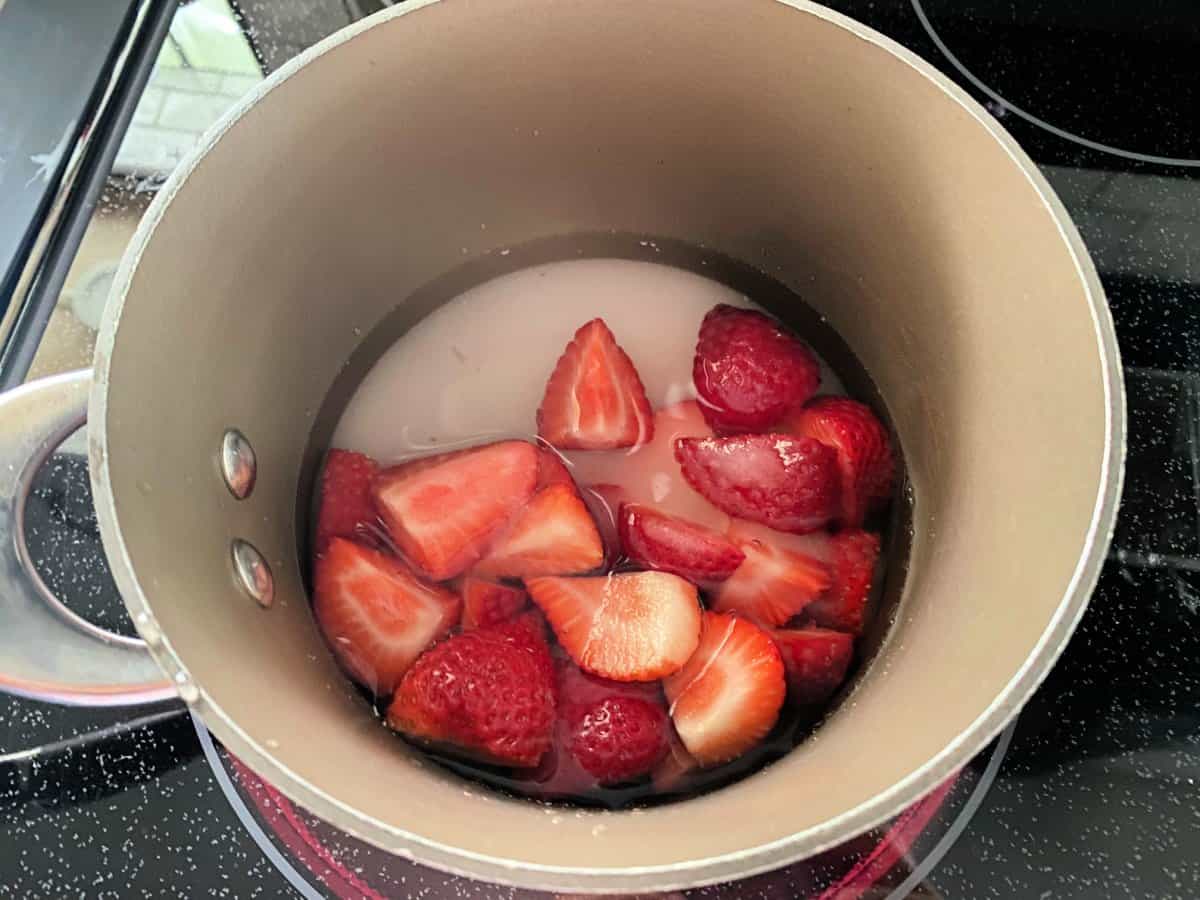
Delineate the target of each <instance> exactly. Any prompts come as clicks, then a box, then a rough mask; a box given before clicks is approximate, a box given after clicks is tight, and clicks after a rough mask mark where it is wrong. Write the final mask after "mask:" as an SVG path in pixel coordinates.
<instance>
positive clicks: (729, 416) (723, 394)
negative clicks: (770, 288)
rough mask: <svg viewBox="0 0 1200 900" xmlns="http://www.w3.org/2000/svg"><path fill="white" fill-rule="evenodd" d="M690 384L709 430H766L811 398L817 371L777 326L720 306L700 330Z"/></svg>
mask: <svg viewBox="0 0 1200 900" xmlns="http://www.w3.org/2000/svg"><path fill="white" fill-rule="evenodd" d="M692 380H693V381H694V382H695V385H696V392H697V393H698V394H699V395H700V407H701V409H702V410H703V411H704V417H705V418H706V419H707V420H708V422H709V424H710V425H712V427H713V428H714V429H716V430H717V431H719V432H721V433H723V434H734V433H738V432H746V431H766V430H768V429H769V428H770V427H771V426H772V425H774V424H775V423H776V422H778V421H779V420H780V419H781V418H782V417H783V415H784V414H785V413H786V412H787V411H788V410H790V409H792V408H793V407H796V406H799V405H800V404H802V403H804V402H805V401H806V400H808V398H809V397H811V396H812V395H813V394H814V393H816V390H817V388H818V387H819V386H820V384H821V367H820V365H819V364H818V363H817V358H816V357H815V356H814V355H813V352H812V351H811V350H809V349H808V347H807V346H805V345H804V344H803V343H801V342H800V341H799V340H797V338H796V337H795V336H794V335H792V334H789V333H788V332H787V331H786V330H785V329H784V328H782V327H781V326H780V325H779V323H778V322H775V321H774V320H772V319H770V318H768V317H767V316H765V315H763V314H762V313H760V312H756V311H754V310H749V309H738V308H736V307H733V306H727V305H725V304H721V305H720V306H715V307H713V308H712V309H711V310H710V311H709V313H708V315H706V316H705V317H704V321H703V322H702V323H701V325H700V339H699V341H698V342H697V344H696V358H695V360H694V362H693V364H692Z"/></svg>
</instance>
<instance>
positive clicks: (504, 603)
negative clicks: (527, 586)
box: [461, 575, 529, 631]
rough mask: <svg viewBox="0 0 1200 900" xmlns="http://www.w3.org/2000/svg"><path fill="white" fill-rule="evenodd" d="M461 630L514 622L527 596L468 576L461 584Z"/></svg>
mask: <svg viewBox="0 0 1200 900" xmlns="http://www.w3.org/2000/svg"><path fill="white" fill-rule="evenodd" d="M461 593H462V601H463V611H462V627H463V630H464V631H470V630H471V629H472V628H484V627H487V626H489V625H499V624H500V623H501V622H507V621H509V620H510V619H515V618H516V617H517V614H518V613H519V612H521V610H523V609H524V608H525V604H526V603H528V602H529V597H528V596H527V595H526V593H525V592H524V591H523V590H521V589H520V588H516V587H510V586H509V585H507V584H497V583H496V582H494V581H488V580H487V579H484V578H475V577H473V576H470V575H468V576H467V577H466V578H465V579H463V584H462V592H461Z"/></svg>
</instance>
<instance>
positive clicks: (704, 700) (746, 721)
mask: <svg viewBox="0 0 1200 900" xmlns="http://www.w3.org/2000/svg"><path fill="white" fill-rule="evenodd" d="M663 690H664V691H665V692H666V695H667V703H668V704H670V713H671V720H672V721H673V722H674V723H675V730H676V732H678V734H679V738H680V740H682V741H683V745H684V747H686V748H687V751H688V753H690V754H691V755H692V757H694V758H695V760H696V762H697V763H698V764H699V765H701V766H715V765H719V764H721V763H726V762H729V761H730V760H732V759H736V758H737V757H739V756H741V755H742V754H743V753H745V752H746V751H747V750H749V749H750V748H751V747H753V746H754V745H755V744H757V743H758V742H759V741H761V740H762V739H763V738H764V737H766V735H767V733H768V732H769V731H770V730H771V729H772V728H773V727H774V726H775V721H776V720H777V719H778V718H779V709H780V707H781V706H783V699H784V696H785V694H786V690H787V688H786V682H785V680H784V669H783V660H782V659H781V657H780V655H779V650H778V648H776V646H775V643H774V641H772V640H771V636H770V635H769V634H767V632H765V631H763V630H762V629H761V628H759V627H758V626H757V625H755V624H753V623H752V622H749V621H747V620H746V619H742V618H740V617H738V616H734V615H730V614H728V613H713V612H706V613H705V614H704V630H703V633H702V634H701V637H700V644H699V646H698V647H697V648H696V652H695V654H694V655H693V656H692V658H691V659H689V660H688V663H687V665H686V666H684V667H683V668H682V669H681V670H680V671H678V672H676V673H675V674H674V675H671V676H670V677H668V678H667V679H666V680H665V681H663Z"/></svg>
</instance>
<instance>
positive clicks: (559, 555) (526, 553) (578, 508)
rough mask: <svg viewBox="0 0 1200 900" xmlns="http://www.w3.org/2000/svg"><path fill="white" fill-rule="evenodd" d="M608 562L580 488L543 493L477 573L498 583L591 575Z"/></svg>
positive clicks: (558, 488)
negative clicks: (580, 495)
mask: <svg viewBox="0 0 1200 900" xmlns="http://www.w3.org/2000/svg"><path fill="white" fill-rule="evenodd" d="M603 562H604V542H603V541H602V540H601V538H600V532H599V531H598V530H597V529H596V523H595V522H593V521H592V516H591V514H590V513H589V512H588V508H587V506H586V505H585V504H584V502H583V500H582V499H581V498H580V497H579V494H578V493H577V492H576V490H575V485H574V484H571V485H565V484H552V485H550V486H549V487H546V488H542V489H541V490H540V491H538V493H537V494H535V495H534V497H533V499H532V500H531V501H529V505H528V506H526V507H525V508H524V509H523V510H521V511H520V512H519V513H518V514H517V516H516V518H515V519H514V520H513V521H512V524H511V525H509V527H508V528H507V530H505V531H504V532H503V533H502V534H501V535H500V537H499V538H497V540H496V542H495V544H494V545H493V546H492V549H491V550H489V551H488V553H487V555H486V556H484V558H483V559H482V560H480V561H479V563H478V565H476V566H475V568H474V569H473V571H474V572H475V574H477V575H485V576H488V577H492V578H499V577H507V578H532V577H535V576H537V575H574V574H577V573H580V572H590V571H592V570H593V569H597V568H599V567H600V565H601V564H602V563H603Z"/></svg>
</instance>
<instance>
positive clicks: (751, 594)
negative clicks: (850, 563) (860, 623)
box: [709, 523, 831, 626]
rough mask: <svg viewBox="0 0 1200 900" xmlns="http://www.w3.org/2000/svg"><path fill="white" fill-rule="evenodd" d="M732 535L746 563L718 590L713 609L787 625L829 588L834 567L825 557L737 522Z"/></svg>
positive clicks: (762, 623) (715, 588) (712, 605)
mask: <svg viewBox="0 0 1200 900" xmlns="http://www.w3.org/2000/svg"><path fill="white" fill-rule="evenodd" d="M728 534H729V537H730V539H731V540H732V541H734V543H736V544H737V546H738V547H740V548H741V550H742V552H743V554H744V557H745V562H743V563H742V564H741V565H740V566H739V567H738V569H737V571H736V572H734V573H733V575H732V576H730V578H729V579H728V580H727V581H725V582H724V583H723V584H719V585H716V586H715V587H714V588H713V589H712V593H711V596H710V604H709V605H710V606H711V608H712V609H714V610H716V611H718V612H737V613H741V614H742V615H744V616H747V617H748V618H751V619H753V620H754V621H756V622H758V623H759V624H761V625H765V626H775V625H782V624H784V623H785V622H787V621H788V619H790V618H792V617H793V616H795V615H796V614H797V613H799V612H800V611H801V610H802V609H804V608H805V607H806V606H807V605H808V604H809V603H811V602H812V601H813V600H815V599H816V598H817V597H819V596H821V594H823V593H824V592H825V591H826V590H827V589H828V588H829V586H830V583H831V577H830V571H829V567H828V566H827V565H825V564H824V563H822V562H820V561H819V560H817V559H814V558H813V557H811V556H808V555H806V554H803V553H797V552H794V551H792V550H788V549H785V548H784V547H783V546H780V545H779V544H777V543H774V542H769V541H765V540H761V539H759V538H758V537H757V536H756V533H755V532H753V531H750V530H749V529H746V528H745V527H744V526H741V527H739V526H738V525H737V524H736V523H735V524H734V525H731V526H730V529H729V532H728Z"/></svg>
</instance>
